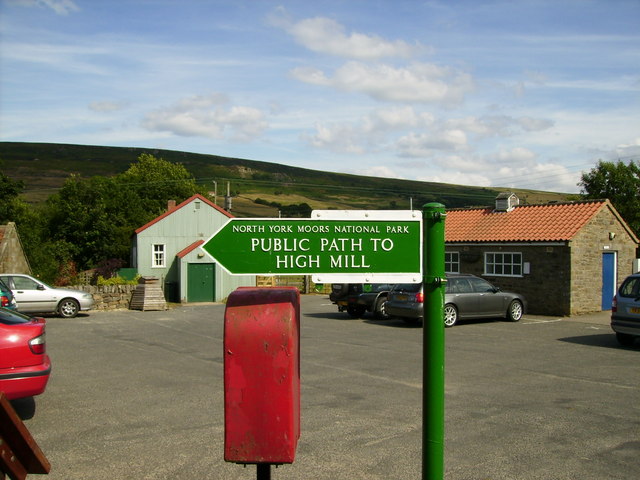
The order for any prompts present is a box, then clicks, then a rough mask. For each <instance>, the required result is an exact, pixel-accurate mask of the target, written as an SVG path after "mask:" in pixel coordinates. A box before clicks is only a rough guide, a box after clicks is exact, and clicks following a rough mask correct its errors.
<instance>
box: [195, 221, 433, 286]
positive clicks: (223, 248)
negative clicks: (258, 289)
mask: <svg viewBox="0 0 640 480" xmlns="http://www.w3.org/2000/svg"><path fill="white" fill-rule="evenodd" d="M325 212H326V211H319V212H317V213H316V212H314V213H315V215H316V217H315V218H311V219H291V218H287V219H275V218H270V219H264V218H262V219H259V218H232V219H230V220H229V221H228V222H227V223H226V224H225V225H224V226H223V227H222V228H221V229H220V230H218V231H217V232H216V233H215V234H214V235H213V236H212V237H211V238H209V240H207V241H206V242H205V243H204V245H203V247H202V248H203V249H204V250H205V251H206V252H207V253H208V254H209V255H210V256H211V257H213V259H214V260H215V261H216V262H217V263H218V264H219V265H220V266H222V267H223V268H224V269H226V270H227V271H228V272H229V273H231V274H233V275H313V276H314V280H316V281H318V282H330V281H338V280H337V279H340V281H346V282H356V281H364V282H371V281H373V280H374V279H376V278H384V280H383V281H385V282H419V281H420V280H421V279H422V273H421V272H422V268H421V267H422V258H421V254H419V252H422V228H421V218H420V212H411V211H392V212H393V217H394V218H391V215H389V212H387V211H383V212H381V213H379V212H375V211H373V212H371V211H367V212H360V213H354V211H349V214H345V213H344V212H343V213H342V214H340V213H339V212H337V213H334V212H332V214H333V215H334V216H335V217H339V218H328V217H327V215H326V214H325Z"/></svg>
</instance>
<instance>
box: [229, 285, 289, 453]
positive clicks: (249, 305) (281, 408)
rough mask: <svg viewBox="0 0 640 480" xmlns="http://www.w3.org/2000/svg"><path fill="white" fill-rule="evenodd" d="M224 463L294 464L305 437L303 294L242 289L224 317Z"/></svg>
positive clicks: (278, 290) (231, 301) (285, 290)
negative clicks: (302, 431) (302, 421)
mask: <svg viewBox="0 0 640 480" xmlns="http://www.w3.org/2000/svg"><path fill="white" fill-rule="evenodd" d="M224 423H225V435H224V459H225V460H226V461H228V462H236V463H256V464H257V463H270V464H281V463H293V460H294V457H295V452H296V447H297V444H298V438H299V437H300V294H299V292H298V290H297V289H296V288H295V287H285V288H253V287H241V288H238V289H237V290H235V291H234V292H232V293H231V295H229V298H228V299H227V306H226V310H225V314H224Z"/></svg>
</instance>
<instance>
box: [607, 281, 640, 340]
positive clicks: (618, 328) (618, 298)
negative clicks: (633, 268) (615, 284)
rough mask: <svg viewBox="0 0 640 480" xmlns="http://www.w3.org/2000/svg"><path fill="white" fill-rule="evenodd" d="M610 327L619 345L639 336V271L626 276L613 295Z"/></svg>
mask: <svg viewBox="0 0 640 480" xmlns="http://www.w3.org/2000/svg"><path fill="white" fill-rule="evenodd" d="M611 328H612V329H613V331H614V332H616V338H617V339H618V342H619V343H620V344H621V345H625V346H631V345H633V343H634V342H635V340H636V339H637V338H640V273H635V274H633V275H630V276H628V277H627V278H626V279H625V280H624V282H622V285H620V288H619V289H618V293H616V295H615V297H613V304H612V305H611Z"/></svg>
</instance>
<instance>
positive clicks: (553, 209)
mask: <svg viewBox="0 0 640 480" xmlns="http://www.w3.org/2000/svg"><path fill="white" fill-rule="evenodd" d="M607 203H608V202H607V201H605V200H596V201H585V202H571V203H556V204H546V205H519V206H517V207H515V208H514V209H513V210H512V211H510V212H497V211H495V210H494V209H493V208H482V209H459V210H456V209H453V210H449V211H448V212H447V217H446V221H445V241H446V242H551V241H567V240H571V239H572V238H573V236H574V235H575V234H576V233H578V232H579V231H580V229H581V228H582V227H583V226H584V225H585V224H586V223H587V222H588V221H589V220H591V219H592V218H593V216H594V215H595V214H596V213H597V212H598V211H599V210H600V209H601V208H602V207H603V206H605V205H606V204H607Z"/></svg>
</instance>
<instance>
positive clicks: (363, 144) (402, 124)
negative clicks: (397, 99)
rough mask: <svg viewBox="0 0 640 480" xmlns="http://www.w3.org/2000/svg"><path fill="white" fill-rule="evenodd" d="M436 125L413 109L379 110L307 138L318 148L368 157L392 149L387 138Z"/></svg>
mask: <svg viewBox="0 0 640 480" xmlns="http://www.w3.org/2000/svg"><path fill="white" fill-rule="evenodd" d="M433 122H434V117H433V116H432V115H431V114H429V113H418V112H416V111H415V110H414V108H413V107H410V106H399V107H390V108H383V109H377V110H374V111H373V112H371V113H370V114H369V115H366V116H364V117H362V118H360V119H358V121H357V122H354V123H333V124H328V125H325V124H317V125H316V132H315V134H314V135H306V136H303V138H304V139H305V140H306V141H307V142H308V143H309V144H310V145H312V146H313V147H315V148H325V149H328V150H331V151H334V152H343V153H354V154H364V153H368V152H374V151H380V150H383V149H387V148H389V146H388V145H387V143H388V141H387V138H388V137H389V136H390V135H393V134H394V133H395V132H402V131H404V130H406V129H411V128H427V127H429V126H430V125H432V124H433Z"/></svg>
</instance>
